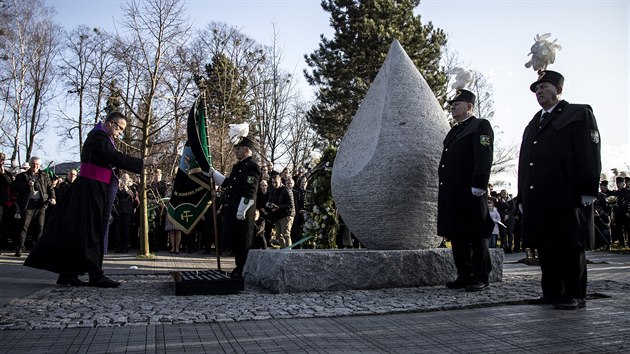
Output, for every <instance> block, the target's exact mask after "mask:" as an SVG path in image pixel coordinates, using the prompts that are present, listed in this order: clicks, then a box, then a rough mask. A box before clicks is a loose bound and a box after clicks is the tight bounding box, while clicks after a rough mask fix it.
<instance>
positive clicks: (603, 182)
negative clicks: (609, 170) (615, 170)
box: [599, 180, 608, 186]
mask: <svg viewBox="0 0 630 354" xmlns="http://www.w3.org/2000/svg"><path fill="white" fill-rule="evenodd" d="M599 185H600V186H608V181H606V180H604V181H601V182H599Z"/></svg>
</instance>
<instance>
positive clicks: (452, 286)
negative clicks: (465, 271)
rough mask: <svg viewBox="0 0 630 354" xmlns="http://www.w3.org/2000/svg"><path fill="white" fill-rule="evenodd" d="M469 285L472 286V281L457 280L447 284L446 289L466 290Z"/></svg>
mask: <svg viewBox="0 0 630 354" xmlns="http://www.w3.org/2000/svg"><path fill="white" fill-rule="evenodd" d="M468 285H470V281H469V280H464V279H461V278H457V279H455V281H449V282H448V283H446V287H447V288H449V289H464V288H465V287H467V286H468Z"/></svg>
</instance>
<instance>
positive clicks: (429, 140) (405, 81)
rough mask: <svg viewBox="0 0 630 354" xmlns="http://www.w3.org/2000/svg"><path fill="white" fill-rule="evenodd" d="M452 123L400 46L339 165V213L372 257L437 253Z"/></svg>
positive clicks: (357, 119)
mask: <svg viewBox="0 0 630 354" xmlns="http://www.w3.org/2000/svg"><path fill="white" fill-rule="evenodd" d="M448 130H449V125H448V120H447V118H446V116H445V114H444V111H443V110H442V107H440V104H439V102H438V100H437V98H436V97H435V95H434V94H433V91H431V88H429V85H428V84H427V82H426V81H425V80H424V78H423V77H422V75H421V74H420V72H419V71H418V69H417V68H416V66H415V65H414V63H413V62H412V61H411V59H410V58H409V56H408V55H407V53H406V52H405V51H404V49H403V48H402V47H401V46H400V43H398V41H396V40H395V41H394V43H392V45H391V47H390V49H389V53H388V54H387V58H386V59H385V63H384V64H383V66H382V67H381V69H380V70H379V72H378V75H376V78H375V79H374V82H373V83H372V85H371V86H370V89H369V90H368V92H367V94H366V95H365V98H364V99H363V101H362V102H361V105H360V106H359V109H358V110H357V113H356V114H355V116H354V118H353V119H352V123H351V124H350V125H349V127H348V130H347V131H346V135H345V136H344V138H343V140H342V141H341V144H340V145H339V149H338V151H337V157H336V158H335V163H334V165H333V172H332V180H331V188H332V194H333V199H334V200H335V205H336V206H337V208H338V210H339V213H340V214H341V216H342V217H343V220H344V222H345V223H346V225H348V228H349V229H350V230H352V232H353V233H354V235H355V236H356V237H357V238H358V239H359V240H360V241H361V243H363V244H364V245H365V246H366V247H367V248H369V249H376V250H412V249H427V248H434V247H437V246H438V245H439V243H440V240H441V238H440V237H438V236H437V199H438V198H437V193H438V163H439V162H440V153H441V151H442V142H443V140H444V137H445V136H446V134H447V133H448Z"/></svg>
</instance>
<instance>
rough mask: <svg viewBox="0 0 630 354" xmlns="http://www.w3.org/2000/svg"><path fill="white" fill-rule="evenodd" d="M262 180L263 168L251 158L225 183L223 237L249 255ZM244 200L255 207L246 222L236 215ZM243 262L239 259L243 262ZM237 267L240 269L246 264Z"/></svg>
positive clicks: (236, 169)
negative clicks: (250, 200) (259, 184)
mask: <svg viewBox="0 0 630 354" xmlns="http://www.w3.org/2000/svg"><path fill="white" fill-rule="evenodd" d="M259 181H260V167H259V166H258V164H257V163H256V161H254V159H253V158H252V157H251V156H250V157H247V158H244V159H243V160H241V161H239V162H237V163H236V164H235V165H234V166H233V167H232V171H231V172H230V175H229V176H228V177H227V178H226V179H225V180H224V181H223V183H222V184H221V187H223V191H224V193H223V207H222V210H221V214H223V236H224V237H226V238H227V239H228V240H229V242H230V244H231V245H232V251H234V252H235V254H236V252H241V253H243V252H245V251H246V250H247V249H249V248H250V247H251V245H252V242H253V240H254V214H255V213H256V207H255V205H256V195H257V192H258V182H259ZM241 198H245V199H253V200H254V205H253V206H251V207H250V208H249V209H247V212H246V213H245V220H238V219H236V212H237V210H238V206H239V204H240V202H241ZM240 262H241V260H240V259H239V262H237V263H240ZM242 262H243V264H237V267H238V266H243V265H244V260H243V261H242Z"/></svg>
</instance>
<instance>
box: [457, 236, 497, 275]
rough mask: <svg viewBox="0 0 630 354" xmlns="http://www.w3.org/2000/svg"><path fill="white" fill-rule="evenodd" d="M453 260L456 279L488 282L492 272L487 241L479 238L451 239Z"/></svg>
mask: <svg viewBox="0 0 630 354" xmlns="http://www.w3.org/2000/svg"><path fill="white" fill-rule="evenodd" d="M451 246H452V247H453V260H454V261H455V267H456V268H457V278H459V279H462V280H464V281H471V280H472V281H479V282H482V283H487V282H488V275H489V274H490V271H492V262H491V261H490V251H489V250H488V239H486V238H483V237H481V236H479V237H474V238H472V239H466V238H463V237H462V238H455V239H451Z"/></svg>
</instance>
